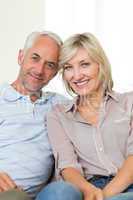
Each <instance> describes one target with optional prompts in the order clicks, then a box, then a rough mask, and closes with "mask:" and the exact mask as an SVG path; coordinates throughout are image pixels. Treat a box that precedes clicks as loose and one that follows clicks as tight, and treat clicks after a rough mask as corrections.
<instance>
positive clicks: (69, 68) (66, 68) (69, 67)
mask: <svg viewBox="0 0 133 200" xmlns="http://www.w3.org/2000/svg"><path fill="white" fill-rule="evenodd" d="M71 69H72V66H71V65H68V66H67V65H66V66H64V70H66V71H69V70H71Z"/></svg>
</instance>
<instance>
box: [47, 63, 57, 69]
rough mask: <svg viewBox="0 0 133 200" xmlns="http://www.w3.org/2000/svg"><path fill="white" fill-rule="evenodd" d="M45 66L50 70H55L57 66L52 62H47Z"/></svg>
mask: <svg viewBox="0 0 133 200" xmlns="http://www.w3.org/2000/svg"><path fill="white" fill-rule="evenodd" d="M47 66H48V67H49V68H51V69H55V68H57V64H56V63H53V62H47Z"/></svg>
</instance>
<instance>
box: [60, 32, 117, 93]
mask: <svg viewBox="0 0 133 200" xmlns="http://www.w3.org/2000/svg"><path fill="white" fill-rule="evenodd" d="M79 48H84V49H86V50H87V52H88V55H89V56H90V58H91V59H92V60H93V61H94V62H96V63H98V64H99V68H100V73H99V80H100V81H101V82H102V84H103V88H104V90H105V91H108V92H111V91H112V87H113V80H112V74H111V66H110V63H109V60H108V58H107V56H106V54H105V52H104V50H103V48H102V47H101V45H100V43H99V41H98V40H97V38H96V37H95V36H94V35H93V34H91V33H82V34H74V35H72V36H71V37H69V38H68V39H67V40H66V41H65V42H64V43H63V45H62V47H61V51H60V57H59V66H60V69H61V73H62V78H63V81H64V83H65V87H66V89H67V91H68V92H69V93H70V94H72V93H75V92H74V91H73V89H72V88H71V87H70V85H69V84H68V83H67V81H65V80H64V68H63V67H64V64H65V63H66V62H68V61H69V60H70V59H72V57H73V56H74V55H75V54H76V52H77V50H78V49H79Z"/></svg>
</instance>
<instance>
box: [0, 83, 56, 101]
mask: <svg viewBox="0 0 133 200" xmlns="http://www.w3.org/2000/svg"><path fill="white" fill-rule="evenodd" d="M0 95H1V96H2V97H3V99H4V100H5V101H8V102H15V101H17V100H18V99H21V98H25V99H29V100H30V98H29V96H26V95H23V94H21V93H19V92H18V91H16V90H15V89H14V88H13V87H12V86H11V85H10V84H8V83H4V84H3V85H2V86H1V87H0ZM53 95H54V93H50V92H42V96H41V97H40V98H39V99H37V101H36V102H38V103H42V102H43V103H44V102H45V101H48V100H49V98H51V96H53Z"/></svg>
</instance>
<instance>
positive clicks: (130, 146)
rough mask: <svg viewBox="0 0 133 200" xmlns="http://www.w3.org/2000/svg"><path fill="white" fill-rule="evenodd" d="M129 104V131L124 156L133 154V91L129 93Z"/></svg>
mask: <svg viewBox="0 0 133 200" xmlns="http://www.w3.org/2000/svg"><path fill="white" fill-rule="evenodd" d="M129 97H130V98H129V102H128V103H129V105H130V110H131V112H130V113H131V114H130V131H129V136H128V139H127V151H126V156H129V155H133V92H132V93H130V96H129Z"/></svg>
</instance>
